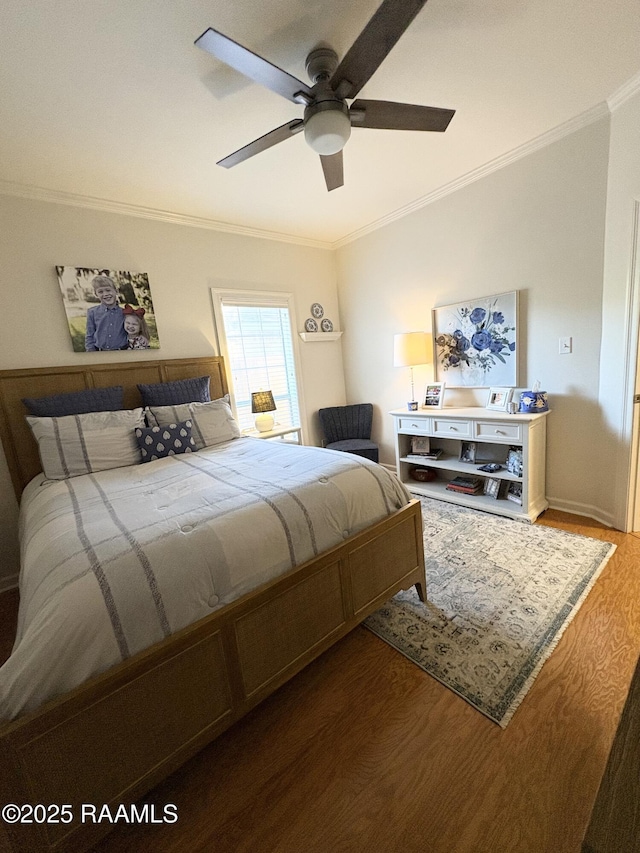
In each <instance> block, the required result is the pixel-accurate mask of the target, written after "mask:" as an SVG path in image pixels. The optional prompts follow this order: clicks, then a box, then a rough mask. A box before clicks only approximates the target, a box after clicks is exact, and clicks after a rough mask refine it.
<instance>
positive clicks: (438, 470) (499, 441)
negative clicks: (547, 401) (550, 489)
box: [390, 407, 549, 521]
mask: <svg viewBox="0 0 640 853" xmlns="http://www.w3.org/2000/svg"><path fill="white" fill-rule="evenodd" d="M390 414H391V416H392V417H393V419H394V424H395V448H396V469H397V473H398V477H399V478H400V480H401V481H402V482H403V483H404V484H405V486H407V488H408V489H410V490H411V491H412V492H414V493H415V494H420V495H426V496H427V497H430V498H437V499H438V500H443V501H450V502H451V503H455V504H460V505H462V506H468V507H471V508H472V509H481V510H484V511H485V512H493V513H496V514H498V515H506V516H509V517H510V518H517V519H521V520H523V521H535V519H536V518H537V517H538V516H539V515H540V513H541V512H543V511H544V510H545V509H546V508H547V507H548V506H549V504H548V502H547V499H546V497H545V457H546V435H547V418H546V416H547V415H548V414H549V413H548V412H544V413H543V414H538V415H509V414H507V413H506V412H497V411H492V410H488V409H484V408H481V407H474V408H466V409H454V408H446V407H445V408H443V409H420V410H418V411H417V412H408V411H406V410H404V409H396V410H394V411H392V412H390ZM414 436H415V437H416V438H428V444H429V446H430V448H431V450H434V449H440V450H441V455H440V456H439V458H438V459H426V458H421V457H419V456H418V457H417V458H416V456H414V455H412V448H413V446H414V444H416V445H419V444H420V442H417V443H414V442H412V438H413V437H414ZM423 444H424V442H423ZM422 449H424V448H422ZM463 451H464V452H465V456H466V457H467V458H469V457H471V458H473V457H474V456H475V461H473V462H471V461H465V459H461V453H462V452H463ZM510 451H513V452H512V453H511V459H512V463H515V464H512V465H511V467H512V468H514V471H513V472H512V471H509V470H507V459H508V458H509V453H510ZM518 451H521V454H520V453H518ZM520 456H521V470H518V467H519V459H520ZM491 462H494V463H499V464H500V465H502V468H501V469H500V470H499V471H496V472H494V473H488V472H484V471H480V470H478V469H479V467H480V466H481V465H484V464H487V463H491ZM416 468H420V469H425V468H427V469H429V470H431V471H432V472H434V474H435V476H436V479H434V480H433V481H431V482H422V481H417V480H415V479H413V478H412V477H411V473H410V472H411V471H412V470H414V469H416ZM456 477H458V478H469V477H472V478H473V477H478V478H480V487H481V488H482V490H483V491H482V493H481V494H466V493H464V492H459V491H451V490H449V489H447V484H449V483H451V481H452V480H454V479H455V478H456ZM488 478H490V479H491V480H493V481H494V482H493V483H487V482H486V480H487V479H488ZM496 480H498V481H499V482H498V483H496V482H495V481H496ZM485 490H487V493H485ZM492 493H493V494H492ZM518 499H519V500H520V501H521V503H519V502H518Z"/></svg>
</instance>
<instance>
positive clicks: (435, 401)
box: [423, 382, 444, 409]
mask: <svg viewBox="0 0 640 853" xmlns="http://www.w3.org/2000/svg"><path fill="white" fill-rule="evenodd" d="M443 399H444V382H429V383H428V385H427V387H426V388H425V389H424V404H423V408H425V409H441V408H442V401H443Z"/></svg>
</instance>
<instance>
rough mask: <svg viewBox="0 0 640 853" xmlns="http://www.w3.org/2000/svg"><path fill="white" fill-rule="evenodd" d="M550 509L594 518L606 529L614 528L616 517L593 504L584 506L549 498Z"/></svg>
mask: <svg viewBox="0 0 640 853" xmlns="http://www.w3.org/2000/svg"><path fill="white" fill-rule="evenodd" d="M547 500H548V501H549V507H550V509H559V510H561V511H562V512H570V513H572V515H582V516H585V517H586V518H593V519H594V521H599V522H600V524H604V525H605V526H606V527H614V526H615V525H614V521H615V519H614V517H613V515H612V514H611V513H608V512H603V511H602V510H601V509H600V508H599V507H597V506H593V505H592V504H583V503H579V502H578V501H567V500H563V499H562V498H552V497H547Z"/></svg>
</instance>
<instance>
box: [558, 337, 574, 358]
mask: <svg viewBox="0 0 640 853" xmlns="http://www.w3.org/2000/svg"><path fill="white" fill-rule="evenodd" d="M571 350H572V339H571V338H568V337H567V338H558V352H559V353H560V355H566V354H567V353H570V352H571Z"/></svg>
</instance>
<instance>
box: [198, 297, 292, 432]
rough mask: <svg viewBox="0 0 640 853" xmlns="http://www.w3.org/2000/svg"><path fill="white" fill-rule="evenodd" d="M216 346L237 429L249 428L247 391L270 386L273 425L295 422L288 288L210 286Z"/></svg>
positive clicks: (250, 427) (251, 424)
mask: <svg viewBox="0 0 640 853" xmlns="http://www.w3.org/2000/svg"><path fill="white" fill-rule="evenodd" d="M211 293H212V297H213V306H214V314H215V318H216V327H217V332H218V343H219V345H220V351H221V353H222V355H223V356H224V358H225V362H226V367H227V376H228V378H229V381H230V383H231V386H232V388H231V390H232V397H233V402H234V408H235V412H236V418H237V420H238V423H239V425H240V429H241V430H247V429H252V428H253V424H254V420H255V415H254V414H253V413H252V412H251V394H252V392H254V391H271V392H272V394H273V398H274V400H275V404H276V411H275V412H274V413H273V414H274V417H275V420H276V424H277V425H278V426H300V399H299V394H298V381H297V376H296V364H295V349H294V337H293V333H292V327H293V323H292V321H293V316H292V312H293V305H292V298H291V295H290V294H287V293H264V292H261V291H258V292H248V291H221V290H212V291H211Z"/></svg>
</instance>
